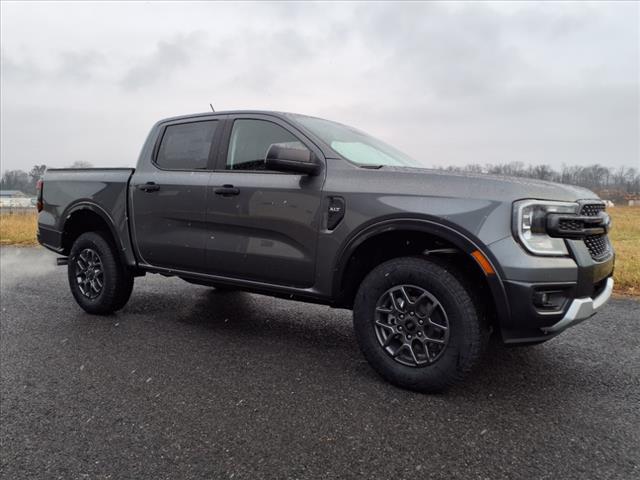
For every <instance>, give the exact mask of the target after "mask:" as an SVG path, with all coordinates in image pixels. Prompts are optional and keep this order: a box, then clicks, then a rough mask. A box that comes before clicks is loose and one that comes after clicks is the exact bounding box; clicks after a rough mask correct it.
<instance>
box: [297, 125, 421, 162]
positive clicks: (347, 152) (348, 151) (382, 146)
mask: <svg viewBox="0 0 640 480" xmlns="http://www.w3.org/2000/svg"><path fill="white" fill-rule="evenodd" d="M295 119H296V120H297V121H298V122H300V123H301V124H302V125H303V126H304V127H305V128H307V129H308V130H310V131H311V132H312V133H314V134H315V135H317V136H318V137H320V139H321V140H323V141H324V142H325V143H327V144H328V145H329V146H330V147H331V148H332V149H333V150H335V151H336V152H338V153H339V154H340V155H342V156H343V157H344V158H346V159H347V160H349V161H351V162H353V163H357V164H358V165H363V166H366V165H369V166H380V165H384V166H396V167H422V168H424V165H420V164H419V163H418V162H417V161H415V160H414V159H413V158H411V157H409V156H407V155H405V154H404V153H402V152H401V151H399V150H396V149H395V148H393V147H392V146H391V145H387V144H386V143H384V142H382V141H380V140H378V139H376V138H373V137H371V136H369V135H367V134H366V133H364V132H361V131H359V130H356V129H355V128H352V127H348V126H346V125H342V124H340V123H336V122H330V121H329V120H323V119H321V118H314V117H306V116H303V115H295Z"/></svg>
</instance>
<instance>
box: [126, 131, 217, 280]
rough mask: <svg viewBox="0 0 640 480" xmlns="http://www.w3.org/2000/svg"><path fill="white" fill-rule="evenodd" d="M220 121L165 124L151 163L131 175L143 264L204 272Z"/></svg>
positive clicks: (138, 240)
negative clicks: (207, 222) (213, 171)
mask: <svg viewBox="0 0 640 480" xmlns="http://www.w3.org/2000/svg"><path fill="white" fill-rule="evenodd" d="M223 123H224V122H223V121H222V120H216V119H208V120H200V121H193V120H191V121H187V122H185V121H182V122H178V123H176V122H172V123H169V124H167V125H165V126H163V127H162V131H161V133H160V135H159V138H160V141H159V143H158V144H157V145H156V147H155V149H154V153H153V154H152V158H151V160H150V161H148V162H146V163H143V167H142V168H141V169H139V170H136V172H135V173H134V175H133V178H132V181H131V183H132V186H131V188H132V194H131V201H132V213H133V226H134V235H135V242H134V243H135V244H136V245H137V248H138V254H139V256H140V259H141V261H142V262H143V263H144V264H147V265H151V266H155V267H163V268H169V269H176V270H188V271H204V270H205V268H204V261H205V255H204V249H205V241H206V238H207V233H208V232H207V226H206V210H207V196H208V193H209V192H208V185H209V183H210V180H211V178H210V177H211V169H212V166H213V162H214V160H215V155H216V154H217V147H218V145H219V143H218V139H219V138H220V137H221V134H222V124H223Z"/></svg>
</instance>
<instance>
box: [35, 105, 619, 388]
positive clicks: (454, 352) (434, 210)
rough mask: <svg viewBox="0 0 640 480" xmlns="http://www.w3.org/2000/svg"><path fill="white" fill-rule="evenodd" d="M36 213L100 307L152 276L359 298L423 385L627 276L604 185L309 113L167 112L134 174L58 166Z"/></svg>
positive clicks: (382, 359)
mask: <svg viewBox="0 0 640 480" xmlns="http://www.w3.org/2000/svg"><path fill="white" fill-rule="evenodd" d="M38 209H39V211H40V214H39V224H38V239H39V241H40V243H41V244H42V245H44V246H45V247H47V248H49V249H50V250H53V251H54V252H57V253H58V254H59V255H62V256H64V257H63V258H60V259H59V262H58V263H60V264H66V265H67V266H68V267H67V268H68V278H69V285H70V287H71V292H72V293H73V296H74V298H75V299H76V301H77V302H78V304H79V305H80V306H81V307H82V308H83V309H84V310H86V311H87V312H89V313H93V314H109V313H112V312H114V311H116V310H118V309H121V308H123V307H124V306H125V304H126V303H127V301H128V299H129V297H130V295H131V291H132V288H133V284H134V278H135V277H137V276H141V275H145V274H147V273H159V274H162V275H166V276H177V277H180V278H182V279H184V280H186V281H187V282H191V283H195V284H199V285H206V286H212V287H216V288H218V289H220V290H221V291H222V290H229V289H237V290H244V291H250V292H256V293H261V294H267V295H273V296H279V297H283V298H287V299H294V300H300V301H306V302H316V303H322V304H327V305H331V306H333V307H337V308H347V309H352V310H353V318H354V328H355V333H356V338H357V341H358V343H359V345H360V348H361V350H362V352H363V354H364V356H365V357H366V358H367V360H368V361H369V363H370V364H371V365H372V367H373V368H374V369H375V370H376V371H377V372H378V373H379V374H380V375H382V376H383V377H384V378H385V379H387V380H389V381H390V382H393V383H394V384H396V385H399V386H402V387H406V388H410V389H414V390H418V391H427V392H435V391H441V390H443V389H445V388H447V387H449V386H450V385H452V384H454V383H456V382H458V381H459V380H461V379H462V378H463V377H464V375H465V374H466V373H467V372H469V371H470V370H471V369H472V367H473V366H474V364H476V363H477V361H478V359H479V358H480V356H481V354H482V352H483V349H484V347H485V346H486V344H487V342H488V339H489V336H490V334H491V332H495V333H496V335H499V337H500V338H501V340H502V341H503V342H505V343H507V344H520V345H531V344H536V343H540V342H544V341H546V340H548V339H550V338H553V337H554V336H555V335H557V334H558V333H560V332H562V331H563V330H565V329H566V328H567V327H570V326H572V325H575V324H576V323H578V322H580V321H581V320H584V319H587V318H589V317H591V316H592V315H593V314H594V313H596V312H597V311H598V310H600V309H601V308H602V306H603V305H604V304H605V303H606V302H607V300H608V299H609V297H610V296H611V292H612V289H613V279H612V272H613V265H614V253H613V250H612V248H611V244H610V243H609V240H608V237H607V233H608V230H609V227H610V219H609V216H608V214H607V213H606V212H605V204H604V202H603V201H602V200H600V199H598V197H597V196H596V195H595V194H594V193H592V192H590V191H588V190H585V189H582V188H577V187H572V186H565V185H559V184H554V183H549V182H542V181H534V180H527V179H520V178H518V179H516V178H505V177H495V176H485V175H469V174H460V173H449V172H442V171H434V170H428V169H424V168H421V167H420V163H418V162H416V161H414V160H412V159H411V158H409V157H407V156H406V155H404V154H402V153H401V152H399V151H397V150H396V149H394V148H393V147H391V146H389V145H387V144H385V143H383V142H381V141H379V140H377V139H375V138H372V137H371V136H369V135H367V134H365V133H363V132H361V131H358V130H355V129H353V128H350V127H347V126H345V125H341V124H338V123H335V122H331V121H327V120H323V119H320V118H314V117H308V116H303V115H297V114H289V113H276V112H258V111H255V112H254V111H233V112H222V113H208V114H199V115H189V116H182V117H176V118H170V119H166V120H162V121H160V122H158V123H157V124H156V125H154V127H153V128H152V129H151V133H150V134H149V137H148V138H147V140H146V142H145V144H144V146H143V147H142V152H141V153H140V157H139V160H138V166H137V168H136V169H135V170H134V169H130V168H122V169H110V168H96V169H50V170H48V171H47V173H46V176H45V178H44V180H43V182H41V184H40V185H39V194H38ZM221 294H222V293H221ZM213 314H215V312H213Z"/></svg>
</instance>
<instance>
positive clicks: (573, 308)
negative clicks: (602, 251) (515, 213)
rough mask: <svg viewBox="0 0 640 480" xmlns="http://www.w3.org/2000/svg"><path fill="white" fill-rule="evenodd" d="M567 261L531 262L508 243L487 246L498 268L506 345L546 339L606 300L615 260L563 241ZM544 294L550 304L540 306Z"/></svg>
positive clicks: (531, 258)
mask: <svg viewBox="0 0 640 480" xmlns="http://www.w3.org/2000/svg"><path fill="white" fill-rule="evenodd" d="M567 245H568V247H569V250H570V252H571V256H570V257H548V258H544V257H535V256H533V255H528V254H526V253H525V252H524V251H523V249H522V248H521V247H520V246H519V245H517V244H516V243H515V241H513V240H510V239H504V240H502V241H500V242H497V243H496V244H494V245H492V247H494V248H492V250H493V251H494V253H495V255H496V257H498V261H499V263H500V265H501V266H502V268H503V272H504V276H503V286H504V290H505V294H506V298H507V301H508V303H509V315H508V316H507V317H506V318H501V320H500V331H501V335H502V339H503V341H504V343H506V344H530V343H539V342H542V341H545V340H549V339H551V338H553V337H554V336H556V335H558V334H559V333H561V332H562V331H564V330H565V329H566V328H568V327H571V326H573V325H575V324H577V323H579V322H580V321H582V320H586V319H587V318H589V317H591V316H593V315H594V314H595V313H597V312H598V311H599V310H600V309H602V307H603V306H604V305H605V304H606V302H607V300H608V299H609V298H610V297H611V290H612V288H613V279H612V276H613V269H614V263H615V256H614V253H613V251H612V250H611V251H610V253H609V255H608V256H607V257H605V258H603V259H599V260H594V259H593V258H592V257H591V255H590V253H589V251H588V249H587V247H586V246H585V244H584V242H582V241H578V240H568V241H567ZM544 293H547V294H548V296H549V298H550V300H551V301H550V304H549V305H545V304H541V303H543V302H540V301H539V300H540V297H541V295H542V294H544Z"/></svg>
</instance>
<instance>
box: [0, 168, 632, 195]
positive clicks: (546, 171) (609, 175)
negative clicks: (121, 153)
mask: <svg viewBox="0 0 640 480" xmlns="http://www.w3.org/2000/svg"><path fill="white" fill-rule="evenodd" d="M91 166H92V165H91V163H89V162H85V161H80V162H75V163H73V164H72V165H70V166H69V167H70V168H87V167H91ZM46 169H47V167H46V165H34V166H33V168H32V169H31V170H29V172H25V171H23V170H7V171H6V172H5V173H4V174H3V175H2V178H1V179H0V189H2V190H20V191H21V192H23V193H25V194H27V195H35V192H36V183H37V182H38V180H39V179H40V178H42V176H43V175H44V172H45V171H46ZM441 169H442V170H448V171H455V172H470V173H487V174H493V175H508V176H512V177H526V178H535V179H538V180H548V181H551V182H558V183H566V184H570V185H578V186H580V187H585V188H588V189H589V190H593V191H594V192H596V193H597V194H599V195H600V196H601V197H602V198H605V199H607V200H613V201H614V202H615V201H618V202H620V201H624V200H627V199H630V198H637V197H638V196H640V171H639V170H638V169H637V168H633V167H617V168H613V167H606V166H603V165H599V164H596V165H588V166H581V165H563V166H562V167H561V168H560V169H558V170H556V169H554V168H552V167H551V166H550V165H525V164H524V163H522V162H511V163H503V164H485V165H480V164H476V163H474V164H469V165H466V166H464V167H446V168H441Z"/></svg>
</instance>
